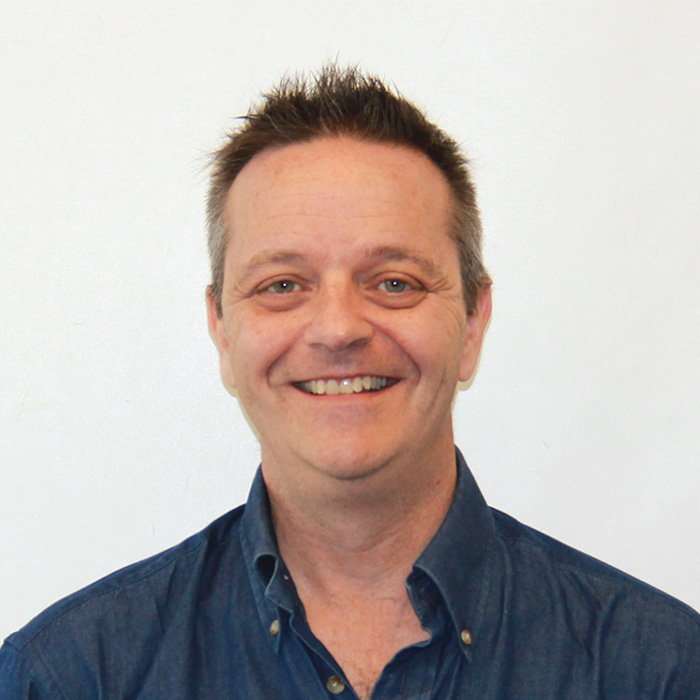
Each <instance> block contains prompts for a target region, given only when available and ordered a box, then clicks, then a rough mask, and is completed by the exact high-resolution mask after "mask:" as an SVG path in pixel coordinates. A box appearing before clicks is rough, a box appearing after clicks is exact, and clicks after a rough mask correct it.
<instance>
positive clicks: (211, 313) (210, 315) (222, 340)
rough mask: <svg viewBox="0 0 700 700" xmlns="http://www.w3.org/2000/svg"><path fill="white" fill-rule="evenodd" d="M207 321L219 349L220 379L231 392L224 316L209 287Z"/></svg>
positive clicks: (232, 380)
mask: <svg viewBox="0 0 700 700" xmlns="http://www.w3.org/2000/svg"><path fill="white" fill-rule="evenodd" d="M207 321H208V325H209V335H211V338H212V340H213V341H214V345H216V349H217V350H218V351H219V367H220V371H221V380H222V381H223V383H224V386H225V387H226V389H228V391H229V392H233V391H234V389H235V388H236V383H235V381H234V377H233V367H232V366H231V354H230V349H229V347H230V346H229V341H228V334H227V331H226V325H225V323H224V317H223V316H219V310H218V307H217V303H216V299H215V298H214V295H213V294H212V293H211V287H207Z"/></svg>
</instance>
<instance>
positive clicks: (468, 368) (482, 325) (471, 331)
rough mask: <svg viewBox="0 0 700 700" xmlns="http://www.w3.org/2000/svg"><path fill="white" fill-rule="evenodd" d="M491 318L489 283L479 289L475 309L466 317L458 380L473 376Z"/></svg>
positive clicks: (462, 380)
mask: <svg viewBox="0 0 700 700" xmlns="http://www.w3.org/2000/svg"><path fill="white" fill-rule="evenodd" d="M490 319H491V285H488V286H487V287H484V288H483V289H481V290H480V291H479V296H478V298H477V301H476V311H475V312H474V313H473V314H472V315H471V316H468V317H467V328H466V331H465V334H464V345H463V347H462V359H461V362H460V366H459V381H460V382H469V381H470V380H471V379H472V377H473V376H474V372H475V370H476V366H477V363H478V362H479V355H480V353H481V345H482V343H483V340H484V335H485V334H486V329H487V328H488V325H489V320H490Z"/></svg>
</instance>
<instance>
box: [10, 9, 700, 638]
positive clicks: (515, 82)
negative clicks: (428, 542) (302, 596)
mask: <svg viewBox="0 0 700 700" xmlns="http://www.w3.org/2000/svg"><path fill="white" fill-rule="evenodd" d="M698 37H700V8H699V6H698V4H697V2H696V0H676V1H674V0H670V1H669V2H667V3H658V2H657V0H654V1H653V2H652V1H651V0H634V1H632V0H616V1H615V2H610V1H609V0H590V1H589V2H578V1H576V2H575V1H574V0H570V1H569V0H561V1H555V0H547V1H545V0H488V1H487V0H484V1H483V2H470V1H469V0H466V1H465V0H460V1H459V2H449V1H447V0H433V1H432V2H424V1H422V0H421V1H418V0H416V1H404V2H383V3H380V2H377V1H376V0H354V2H342V3H341V2H321V1H320V0H298V1H297V2H289V1H288V0H284V1H281V0H275V1H273V2H256V3H248V2H246V3H243V2H238V1H237V0H228V1H227V2H224V1H223V0H211V1H204V2H199V3H193V2H184V1H182V2H176V1H174V0H170V1H166V0H154V1H153V2H150V3H144V2H141V0H139V1H138V2H136V0H119V1H116V0H115V1H113V2H107V1H105V0H72V1H71V0H63V1H62V2H50V1H49V0H44V2H39V1H37V0H23V1H22V2H20V1H19V0H11V1H10V2H6V3H4V4H3V10H2V19H1V21H0V66H2V69H1V77H0V81H1V84H2V88H1V89H0V119H1V120H2V121H1V124H2V128H1V129H0V154H1V158H0V167H1V168H2V180H1V187H0V214H1V217H2V218H1V221H2V228H1V232H0V236H2V239H1V245H0V271H1V274H0V470H1V478H0V637H3V636H5V635H7V634H9V633H10V632H11V631H12V630H14V629H16V628H17V627H18V626H20V625H21V624H23V623H24V622H26V621H27V620H28V619H29V618H30V617H31V616H33V615H34V614H36V613H37V612H39V610H40V609H42V608H43V607H45V606H46V605H48V604H49V603H51V602H53V601H54V600H55V599H57V598H59V597H61V596H63V595H65V594H67V593H70V592H71V591H73V590H75V589H77V588H79V587H81V586H83V585H85V584H87V583H89V582H91V581H92V580H94V579H96V578H98V577H101V576H103V575H105V574H107V573H109V572H111V571H112V570H114V569H115V568H118V567H120V566H122V565H125V564H127V563H130V562H132V561H134V560H137V559H139V558H143V557H145V556H147V555H150V554H153V553H155V552H157V551H159V550H161V549H164V548H166V547H168V546H170V545H172V544H175V543H176V542H178V541H179V540H181V539H183V538H184V537H186V536H187V535H189V534H191V533H192V532H194V531H196V530H197V529H199V528H201V527H203V526H204V525H206V524H207V523H208V522H209V521H210V520H212V519H214V518H215V517H216V516H217V515H219V514H220V513H222V512H224V511H226V510H228V509H229V508H231V507H233V506H234V505H236V504H238V503H240V502H241V501H242V500H244V498H245V495H246V493H247V490H248V486H249V483H250V479H251V476H252V473H253V471H254V468H255V466H256V465H257V460H258V447H257V445H256V443H255V441H254V439H253V437H252V435H251V432H250V430H249V428H248V427H247V425H246V424H245V422H244V420H243V418H242V417H241V414H240V412H239V409H238V407H237V404H236V402H235V400H233V399H232V398H231V397H229V396H228V394H226V392H225V391H224V389H223V388H222V386H221V384H220V381H219V376H218V367H217V361H216V356H215V352H214V348H213V345H212V344H211V342H210V339H209V337H208V334H207V330H206V325H205V313H204V287H205V285H206V284H207V282H208V271H207V261H206V257H205V246H204V226H203V199H204V193H205V188H206V176H205V173H204V172H203V166H204V161H205V156H206V154H207V153H208V152H209V151H210V150H212V149H213V148H215V147H216V146H217V144H218V143H219V138H220V136H221V134H222V133H223V131H224V130H225V129H227V128H229V127H231V126H233V124H234V121H233V118H234V117H235V116H236V115H239V114H241V113H243V112H244V111H245V110H246V109H247V107H248V105H249V103H250V101H251V100H252V99H254V98H255V97H256V95H257V94H258V93H259V92H260V91H261V90H264V89H267V88H269V87H270V86H271V85H272V84H273V83H274V82H275V81H276V80H277V79H278V78H279V77H280V76H281V74H282V73H283V72H285V71H296V70H298V69H304V70H308V69H314V68H317V67H318V66H319V65H320V64H321V63H322V62H323V61H325V60H327V59H333V58H337V59H338V60H339V62H340V63H355V62H359V63H360V64H361V65H362V66H363V67H364V68H365V69H367V70H369V71H373V72H376V73H378V74H380V75H382V76H384V77H387V78H389V79H390V80H392V81H394V82H395V83H396V85H397V86H398V87H399V88H400V89H401V91H402V92H403V93H404V94H406V95H407V96H409V97H410V98H412V99H413V100H414V101H415V102H416V103H417V104H418V105H419V106H421V107H424V108H426V109H427V111H428V114H429V116H430V117H431V118H433V119H434V120H436V121H437V122H438V123H440V124H441V125H442V126H443V127H444V128H446V129H447V130H448V131H449V132H450V133H452V134H453V135H454V136H455V137H456V138H457V139H458V140H459V141H460V142H461V143H462V144H463V146H464V149H465V150H466V152H467V153H468V154H469V155H470V157H471V158H472V163H473V169H474V174H475V179H476V182H477V185H478V190H479V193H480V204H481V208H482V211H483V218H484V224H485V232H486V242H485V248H486V260H487V263H488V266H489V268H490V271H491V273H492V275H493V277H494V280H495V285H494V300H495V301H494V303H495V307H494V308H495V310H494V317H493V321H492V323H491V327H490V330H489V334H488V337H487V341H486V344H485V348H484V352H483V357H482V362H481V367H480V371H479V375H478V376H477V379H476V382H475V384H474V386H473V387H472V388H471V389H470V390H469V391H468V392H466V394H462V395H461V396H460V398H459V399H458V402H457V405H456V409H455V422H456V432H457V441H458V444H459V445H460V446H461V447H462V448H463V450H464V452H465V453H466V456H467V459H468V461H469V463H470V465H471V466H472V468H473V470H474V472H475V474H476V476H477V478H478V480H479V482H480V484H481V486H482V489H483V491H484V492H485V495H486V497H487V499H488V501H489V502H490V503H491V504H492V505H494V506H496V507H498V508H500V509H503V510H506V511H508V512H510V513H511V514H513V515H514V516H516V517H518V518H519V519H521V520H524V521H525V522H527V523H528V524H530V525H532V526H534V527H537V528H538V529H542V530H544V531H546V532H548V533H549V534H551V535H553V536H555V537H557V538H559V539H562V540H564V541H566V542H568V543H569V544H572V545H574V546H576V547H578V548H580V549H583V550H585V551H587V552H589V553H591V554H593V555H595V556H597V557H600V558H602V559H604V560H606V561H609V562H610V563H613V564H615V565H616V566H618V567H620V568H622V569H625V570H627V571H629V572H630V573H632V574H634V575H636V576H638V577H641V578H643V579H645V580H648V581H649V582H651V583H653V584H654V585H656V586H659V587H661V588H663V589H665V590H667V591H669V592H670V593H672V594H674V595H676V596H679V597H681V598H683V599H685V600H686V601H687V602H689V603H691V604H692V605H693V606H695V607H700V469H699V467H700V437H699V435H698V433H699V432H700V431H698V425H699V424H700V401H699V400H698V396H699V395H700V293H699V287H700V285H699V284H698V267H699V265H700V243H699V236H698V225H699V223H700V197H698V194H697V190H698V185H699V183H700V137H699V133H700V79H699V76H700V41H699V40H698Z"/></svg>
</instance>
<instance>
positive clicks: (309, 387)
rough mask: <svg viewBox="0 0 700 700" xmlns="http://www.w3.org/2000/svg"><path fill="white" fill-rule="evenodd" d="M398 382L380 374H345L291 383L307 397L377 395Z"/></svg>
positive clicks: (393, 378)
mask: <svg viewBox="0 0 700 700" xmlns="http://www.w3.org/2000/svg"><path fill="white" fill-rule="evenodd" d="M399 381H400V380H399V379H397V378H395V377H389V376H386V375H381V374H346V375H343V376H342V377H315V378H313V379H308V380H303V381H295V382H292V386H294V387H295V388H296V389H298V390H299V391H301V392H303V393H304V394H306V395H308V396H314V397H321V396H323V397H333V396H343V397H348V396H363V395H367V394H378V393H381V392H382V391H385V390H386V389H389V388H390V387H392V386H394V385H395V384H397V383H398V382H399Z"/></svg>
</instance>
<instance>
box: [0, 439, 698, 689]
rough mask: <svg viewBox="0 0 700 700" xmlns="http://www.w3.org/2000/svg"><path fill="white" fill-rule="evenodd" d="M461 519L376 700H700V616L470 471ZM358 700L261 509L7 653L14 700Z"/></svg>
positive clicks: (215, 527)
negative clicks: (504, 499) (559, 532)
mask: <svg viewBox="0 0 700 700" xmlns="http://www.w3.org/2000/svg"><path fill="white" fill-rule="evenodd" d="M457 466H458V482H457V489H456V493H455V497H454V500H453V503H452V505H451V507H450V510H449V512H448V514H447V516H446V518H445V520H444V522H443V524H442V525H441V527H440V529H439V531H438V532H437V534H436V535H435V537H434V538H433V539H432V541H431V542H430V544H429V545H428V547H427V548H426V549H425V551H424V552H423V553H422V554H421V556H420V557H419V558H418V560H417V561H416V563H415V565H414V567H413V571H412V572H411V574H410V575H409V577H408V579H407V581H406V586H407V590H408V593H409V597H410V599H411V601H412V603H413V605H414V608H415V610H416V613H417V615H418V617H419V618H420V620H421V622H422V624H423V627H424V628H425V629H426V630H427V631H428V632H429V633H430V639H429V640H428V641H425V642H421V643H419V644H415V645H413V646H410V647H408V648H406V649H403V650H402V651H400V652H399V653H398V654H397V655H396V656H395V657H394V658H393V659H392V660H391V662H390V663H389V664H388V665H387V666H386V667H385V669H384V671H383V672H382V674H381V676H380V678H379V680H378V682H377V685H376V686H375V688H374V691H373V694H372V698H373V700H389V699H392V700H419V699H420V700H428V698H434V699H438V698H445V699H447V698H449V699H452V698H455V699H456V698H459V699H464V700H466V699H471V698H473V699H475V700H476V699H478V700H490V699H497V700H550V699H551V700H595V699H596V698H599V699H601V700H602V699H605V700H623V699H624V700H632V699H640V700H656V699H661V698H664V699H666V700H672V699H673V700H700V616H698V615H697V614H696V613H695V612H694V611H693V610H691V609H690V608H688V607H687V606H685V605H683V604H682V603H680V602H678V601H676V600H674V599H673V598H671V597H669V596H667V595H665V594H663V593H661V592H659V591H657V590H655V589H653V588H651V587H650V586H647V585H645V584H643V583H641V582H639V581H637V580H635V579H633V578H631V577H629V576H627V575H625V574H623V573H621V572H619V571H617V570H616V569H613V568H611V567H609V566H607V565H605V564H602V563H600V562H598V561H596V560H594V559H592V558H590V557H588V556H586V555H584V554H581V553H580V552H577V551H575V550H573V549H571V548H569V547H567V546H565V545H563V544H561V543H559V542H557V541H555V540H553V539H551V538H549V537H547V536H545V535H542V534H540V533H538V532H536V531H534V530H532V529H531V528H528V527H526V526H524V525H522V524H520V523H518V522H517V521H515V520H513V519H512V518H510V517H508V516H507V515H504V514H502V513H499V512H498V511H495V510H492V509H489V508H488V507H487V506H486V504H485V502H484V500H483V498H482V496H481V493H480V492H479V490H478V487H477V486H476V483H475V482H474V479H473V478H472V475H471V473H470V472H469V469H468V468H467V466H466V464H465V462H464V460H463V458H462V456H461V454H459V452H457ZM336 697H337V698H340V699H341V700H343V699H344V700H350V698H355V697H356V695H355V693H354V691H353V689H352V687H351V686H350V685H349V683H348V682H347V680H346V678H345V676H344V674H343V670H342V669H341V668H340V667H339V665H338V664H337V662H336V661H335V660H334V658H333V657H332V656H331V654H330V653H329V652H328V651H327V650H326V649H325V647H324V646H323V645H322V644H321V643H320V642H319V640H318V639H316V637H315V636H314V635H313V633H312V631H311V630H310V629H309V626H308V625H307V623H306V619H305V615H304V609H303V606H302V604H301V602H300V600H299V597H298V595H297V593H296V589H295V587H294V582H293V580H292V578H291V576H290V574H289V572H288V570H287V568H286V567H285V564H284V561H283V560H282V558H281V557H280V554H279V551H278V549H277V545H276V540H275V536H274V532H273V529H272V524H271V520H270V513H269V503H268V498H267V493H266V490H265V485H264V482H263V479H262V476H261V473H260V471H258V474H257V475H256V477H255V480H254V482H253V486H252V489H251V492H250V496H249V499H248V503H247V505H246V506H245V507H240V508H238V509H236V510H234V511H231V512H230V513H228V514H227V515H225V516H223V517H222V518H220V519H219V520H217V521H215V522H214V523H212V525H210V526H209V527H208V528H207V529H206V530H204V531H203V532H201V533H199V534H197V535H195V536H193V537H191V538H189V539H188V540H186V541H185V542H183V543H182V544H180V545H178V546H176V547H174V548H172V549H170V550H168V551H166V552H163V553H162V554H159V555H157V556H155V557H153V558H151V559H148V560H146V561H143V562H140V563H138V564H135V565H133V566H130V567H128V568H126V569H122V570H121V571H118V572H116V573H115V574H112V575H111V576H108V577H107V578H105V579H102V580H101V581H98V582H97V583H95V584H93V585H92V586H89V587H88V588H86V589H84V590H82V591H80V592H78V593H76V594H74V595H72V596H69V597H68V598H66V599H64V600H62V601H60V602H59V603H56V604H55V605H53V606H52V607H50V608H49V609H48V610H46V611H45V612H43V613H42V614H41V615H39V616H38V617H37V618H35V619H34V620H33V621H32V622H30V623H29V624H28V625H27V626H26V627H24V628H23V629H22V630H20V631H19V632H17V633H15V634H13V635H11V636H10V637H9V638H8V639H7V640H6V642H5V644H4V646H3V647H2V650H0V700H19V699H20V698H21V699H23V700H29V699H31V700H44V699H48V698H51V699H52V700H55V699H59V698H60V699H62V700H92V699H94V700H98V699H99V700H116V699H117V698H119V699H122V700H126V699H127V698H128V699H130V700H136V699H138V700H156V699H157V700H199V699H201V700H205V699H207V700H214V699H216V700H222V699H223V698H227V699H239V700H253V699H254V698H255V699H256V700H258V699H265V700H266V699H268V698H270V699H274V700H302V699H305V700H306V699H309V698H313V699H318V698H329V699H332V698H336Z"/></svg>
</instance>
